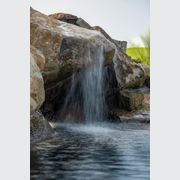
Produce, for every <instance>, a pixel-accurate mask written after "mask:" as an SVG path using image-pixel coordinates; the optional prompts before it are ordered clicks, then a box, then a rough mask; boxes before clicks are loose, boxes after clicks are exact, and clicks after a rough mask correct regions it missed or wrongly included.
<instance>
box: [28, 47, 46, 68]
mask: <svg viewBox="0 0 180 180" xmlns="http://www.w3.org/2000/svg"><path fill="white" fill-rule="evenodd" d="M31 54H32V56H33V58H34V60H35V61H36V64H37V65H38V67H39V69H40V71H43V69H44V65H45V57H44V55H43V54H42V53H41V51H39V50H38V49H36V48H35V47H34V46H31Z"/></svg>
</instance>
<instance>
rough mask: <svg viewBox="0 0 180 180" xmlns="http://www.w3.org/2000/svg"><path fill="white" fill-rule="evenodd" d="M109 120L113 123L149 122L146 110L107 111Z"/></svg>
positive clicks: (148, 114)
mask: <svg viewBox="0 0 180 180" xmlns="http://www.w3.org/2000/svg"><path fill="white" fill-rule="evenodd" d="M109 114H110V115H109V117H110V121H112V122H115V123H119V122H120V123H123V122H124V123H150V113H149V112H148V111H135V112H133V111H131V112H129V111H122V110H117V109H116V110H114V111H111V112H110V113H109Z"/></svg>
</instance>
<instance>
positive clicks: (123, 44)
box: [93, 26, 127, 53]
mask: <svg viewBox="0 0 180 180" xmlns="http://www.w3.org/2000/svg"><path fill="white" fill-rule="evenodd" d="M93 29H94V30H96V31H99V32H101V33H102V34H103V35H104V36H105V37H106V38H107V39H108V40H109V41H111V42H112V43H114V44H115V45H116V47H117V49H118V50H119V51H122V52H124V53H126V48H127V42H126V41H117V40H115V39H112V38H111V36H109V34H108V33H107V32H106V31H105V30H104V29H103V28H101V27H100V26H94V27H93Z"/></svg>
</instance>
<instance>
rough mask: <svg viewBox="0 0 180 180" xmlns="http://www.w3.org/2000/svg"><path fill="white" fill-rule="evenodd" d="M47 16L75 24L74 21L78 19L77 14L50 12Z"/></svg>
mask: <svg viewBox="0 0 180 180" xmlns="http://www.w3.org/2000/svg"><path fill="white" fill-rule="evenodd" d="M49 17H51V18H54V19H57V20H59V21H63V22H67V23H70V24H76V21H77V20H78V17H77V16H74V15H72V14H65V13H54V14H50V15H49Z"/></svg>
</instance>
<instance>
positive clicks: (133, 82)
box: [114, 51, 146, 89]
mask: <svg viewBox="0 0 180 180" xmlns="http://www.w3.org/2000/svg"><path fill="white" fill-rule="evenodd" d="M114 69H115V73H116V79H117V81H118V86H119V88H120V89H126V88H139V87H142V86H143V84H144V82H145V78H146V74H145V71H144V69H143V67H142V66H141V65H140V64H137V63H135V62H133V61H132V60H131V58H130V57H129V56H127V55H126V54H125V53H123V52H121V51H118V55H117V57H116V58H115V59H114Z"/></svg>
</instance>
